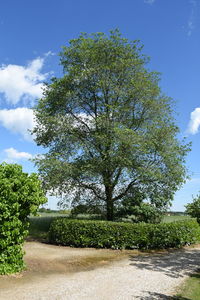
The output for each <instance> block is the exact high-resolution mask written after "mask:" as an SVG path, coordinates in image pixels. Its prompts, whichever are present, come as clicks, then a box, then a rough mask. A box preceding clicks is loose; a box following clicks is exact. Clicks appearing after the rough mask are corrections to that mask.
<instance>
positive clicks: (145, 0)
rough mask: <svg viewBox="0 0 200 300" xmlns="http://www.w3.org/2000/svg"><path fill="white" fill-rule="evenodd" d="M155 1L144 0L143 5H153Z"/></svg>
mask: <svg viewBox="0 0 200 300" xmlns="http://www.w3.org/2000/svg"><path fill="white" fill-rule="evenodd" d="M155 1H156V0H144V3H147V4H153V3H154V2H155Z"/></svg>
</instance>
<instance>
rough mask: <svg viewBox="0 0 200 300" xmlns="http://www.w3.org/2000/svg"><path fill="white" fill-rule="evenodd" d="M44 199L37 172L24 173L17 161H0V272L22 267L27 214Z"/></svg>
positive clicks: (43, 201) (32, 211)
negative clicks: (9, 162)
mask: <svg viewBox="0 0 200 300" xmlns="http://www.w3.org/2000/svg"><path fill="white" fill-rule="evenodd" d="M46 201H47V199H46V197H45V196H44V193H43V191H42V188H41V182H40V180H39V179H38V176H37V174H34V173H33V174H31V175H28V174H27V173H24V172H23V171H22V167H21V166H20V165H17V164H6V163H3V164H0V274H9V273H15V272H19V271H21V270H22V269H23V268H24V262H23V251H22V246H23V242H24V238H25V236H26V235H27V233H28V225H29V223H28V216H29V215H30V214H35V213H36V212H37V209H38V206H39V205H40V204H43V203H45V202H46Z"/></svg>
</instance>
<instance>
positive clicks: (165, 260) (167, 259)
mask: <svg viewBox="0 0 200 300" xmlns="http://www.w3.org/2000/svg"><path fill="white" fill-rule="evenodd" d="M130 261H131V264H130V265H132V266H134V267H136V268H138V269H146V270H150V271H157V272H163V273H164V274H165V275H167V276H169V277H173V278H179V277H183V276H185V275H191V273H192V272H195V271H197V269H200V249H181V250H174V251H169V252H168V253H167V254H166V253H165V254H153V255H152V254H147V255H146V254H145V255H140V256H137V257H134V256H130ZM192 276H200V275H198V274H196V275H195V274H194V275H192ZM161 299H162V298H161Z"/></svg>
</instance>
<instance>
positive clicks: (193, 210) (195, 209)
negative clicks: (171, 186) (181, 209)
mask: <svg viewBox="0 0 200 300" xmlns="http://www.w3.org/2000/svg"><path fill="white" fill-rule="evenodd" d="M185 207H186V211H185V212H186V213H187V214H188V215H189V216H191V217H193V218H197V221H198V223H199V224H200V194H199V195H197V196H196V197H195V198H193V201H192V203H188V204H187V205H185Z"/></svg>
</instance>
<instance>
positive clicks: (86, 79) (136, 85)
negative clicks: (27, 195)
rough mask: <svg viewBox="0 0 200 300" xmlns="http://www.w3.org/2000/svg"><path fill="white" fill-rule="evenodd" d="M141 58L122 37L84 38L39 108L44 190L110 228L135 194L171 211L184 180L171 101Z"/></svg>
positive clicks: (73, 46) (66, 53) (64, 58)
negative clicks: (99, 213) (95, 211)
mask: <svg viewBox="0 0 200 300" xmlns="http://www.w3.org/2000/svg"><path fill="white" fill-rule="evenodd" d="M141 50H142V47H141V45H140V43H139V42H138V41H133V42H129V41H128V40H127V39H125V38H122V37H121V34H120V33H119V31H118V30H116V31H111V33H110V36H106V35H105V34H103V33H96V34H92V35H87V34H82V35H81V36H80V37H79V38H77V39H74V40H72V41H70V43H69V46H67V47H63V51H62V53H61V64H62V66H63V71H64V76H63V77H62V78H53V79H52V82H51V83H50V84H47V85H46V89H45V90H44V95H43V98H42V99H40V101H39V103H38V105H37V106H36V107H35V116H36V124H37V125H36V127H35V128H34V130H33V134H35V136H36V138H35V141H36V143H37V144H38V145H40V146H43V147H46V148H47V149H48V152H47V153H46V154H44V155H43V157H42V158H41V157H40V158H39V159H38V160H36V164H37V166H38V170H39V172H40V175H41V177H42V178H43V183H44V186H45V187H46V189H48V190H51V191H53V190H54V191H56V193H60V194H64V195H65V199H67V200H69V201H70V202H71V200H73V201H74V202H76V203H77V200H78V201H80V203H86V204H89V205H93V204H94V206H96V205H98V206H99V207H104V209H105V211H106V212H107V219H108V220H113V218H114V209H115V207H116V206H117V205H118V203H119V202H121V201H123V200H124V199H125V198H127V197H129V198H131V197H132V199H134V195H135V190H139V191H140V193H142V194H143V195H144V196H145V197H144V198H146V199H148V200H149V201H150V203H152V204H153V205H154V206H156V207H158V208H160V207H165V206H168V205H169V204H170V203H171V200H173V195H174V193H175V192H176V190H177V189H178V188H179V187H180V186H181V184H182V183H183V182H184V180H185V176H186V170H185V166H184V159H185V155H186V153H187V151H188V150H189V147H188V145H185V143H184V142H183V143H182V142H180V141H179V140H178V139H177V134H178V132H179V129H178V127H177V126H176V125H175V122H174V118H173V108H172V101H171V99H170V98H169V97H166V96H165V95H163V93H162V92H161V90H160V87H159V75H158V73H157V72H150V71H149V70H148V69H147V68H145V65H146V63H147V62H148V59H147V57H146V56H144V55H143V54H142V52H141Z"/></svg>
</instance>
